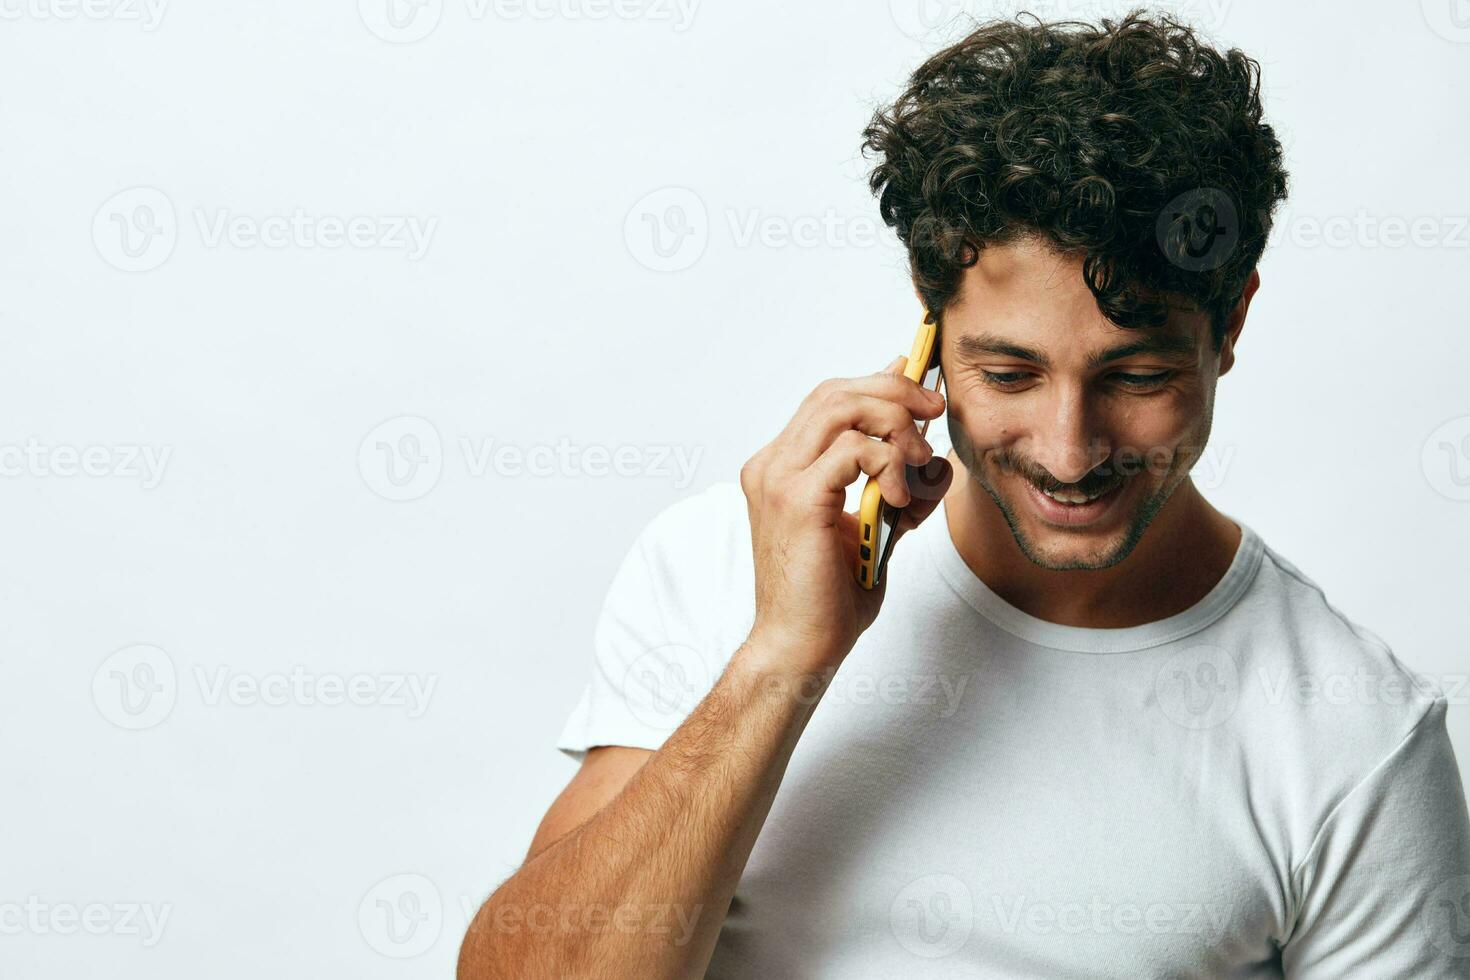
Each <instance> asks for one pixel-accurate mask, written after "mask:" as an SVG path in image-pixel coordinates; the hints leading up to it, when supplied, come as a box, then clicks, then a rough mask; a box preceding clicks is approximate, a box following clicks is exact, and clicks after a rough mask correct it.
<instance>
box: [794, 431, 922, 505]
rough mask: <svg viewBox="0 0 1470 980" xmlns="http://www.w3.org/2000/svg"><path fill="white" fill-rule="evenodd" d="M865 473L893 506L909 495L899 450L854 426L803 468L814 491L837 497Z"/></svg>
mask: <svg viewBox="0 0 1470 980" xmlns="http://www.w3.org/2000/svg"><path fill="white" fill-rule="evenodd" d="M864 473H866V474H867V475H868V476H870V477H872V478H873V479H875V480H877V481H878V487H879V489H880V490H881V491H882V493H883V499H884V500H885V501H887V502H888V503H889V504H891V505H892V506H895V507H902V506H904V505H905V504H907V503H908V502H909V501H910V499H912V494H911V493H910V492H909V488H908V483H907V481H906V480H905V479H904V461H903V453H902V451H901V450H900V449H899V448H898V447H897V446H895V445H893V444H892V443H889V442H881V441H879V440H877V439H870V438H868V437H867V436H865V435H863V434H862V433H860V432H858V431H857V430H856V429H849V430H847V431H846V432H844V433H842V435H840V436H838V437H837V439H836V440H834V441H833V443H832V445H831V446H829V447H828V448H827V451H826V452H824V453H822V455H821V456H819V457H817V459H816V461H815V462H813V463H812V465H811V466H810V467H808V469H807V471H806V474H807V479H810V480H811V481H812V486H813V487H814V490H815V492H816V493H818V494H823V495H826V496H829V497H836V498H837V499H839V500H843V499H844V498H845V496H846V491H847V488H848V487H849V486H851V485H852V483H853V481H855V480H856V479H857V478H858V477H859V476H861V475H863V474H864ZM844 502H845V501H844Z"/></svg>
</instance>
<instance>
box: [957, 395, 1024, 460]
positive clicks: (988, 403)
mask: <svg viewBox="0 0 1470 980" xmlns="http://www.w3.org/2000/svg"><path fill="white" fill-rule="evenodd" d="M945 411H946V413H947V414H948V416H949V419H950V424H951V425H953V426H954V427H955V428H958V429H960V430H961V431H963V432H964V436H965V439H966V440H967V441H968V442H969V443H970V445H971V446H972V447H974V449H975V450H976V451H977V452H984V451H985V450H988V449H1000V448H1002V447H1004V446H1008V445H1010V444H1011V443H1013V442H1015V441H1016V440H1017V439H1018V438H1020V436H1021V434H1022V433H1024V432H1025V431H1026V418H1025V414H1024V413H1023V412H1021V411H1020V410H1019V405H1018V404H1017V400H1015V399H1013V400H1011V402H1010V403H1007V402H1006V401H1005V400H1004V399H997V398H984V397H971V398H966V399H963V400H958V401H950V402H949V403H948V404H947V405H946V407H945Z"/></svg>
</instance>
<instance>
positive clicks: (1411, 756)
mask: <svg viewBox="0 0 1470 980" xmlns="http://www.w3.org/2000/svg"><path fill="white" fill-rule="evenodd" d="M1445 710H1446V702H1445V701H1444V700H1443V699H1439V700H1435V701H1433V702H1432V703H1431V704H1430V705H1429V706H1428V709H1427V710H1426V711H1425V713H1424V714H1423V716H1422V717H1421V718H1420V719H1419V721H1418V723H1417V724H1416V725H1415V726H1414V727H1413V729H1412V730H1411V731H1410V732H1409V733H1408V734H1407V735H1406V736H1405V737H1404V739H1403V741H1402V742H1400V743H1399V745H1398V746H1397V747H1396V748H1395V749H1394V751H1393V752H1392V753H1391V754H1390V755H1389V756H1388V757H1387V758H1386V759H1384V760H1383V761H1382V762H1381V763H1380V764H1379V765H1378V766H1377V767H1376V768H1375V769H1374V770H1373V771H1372V772H1370V773H1369V774H1368V775H1367V776H1366V777H1365V778H1364V779H1363V780H1362V781H1361V782H1360V783H1359V784H1358V785H1357V786H1356V787H1354V788H1353V790H1352V791H1351V792H1349V793H1348V794H1347V796H1346V797H1345V798H1344V799H1343V800H1342V801H1341V802H1340V803H1339V804H1338V805H1337V806H1336V807H1335V808H1334V809H1333V811H1332V812H1331V813H1330V814H1329V815H1328V817H1327V819H1326V821H1325V822H1324V824H1323V826H1322V828H1321V830H1320V832H1319V833H1318V834H1317V836H1316V838H1315V839H1314V841H1313V844H1312V847H1311V849H1310V850H1309V852H1308V854H1307V856H1306V858H1305V859H1304V860H1303V861H1302V863H1301V865H1300V867H1299V868H1298V869H1297V871H1296V872H1295V874H1293V875H1292V890H1293V892H1294V893H1295V895H1296V899H1297V915H1296V925H1295V928H1294V930H1293V932H1292V935H1291V936H1290V938H1289V939H1288V940H1287V942H1286V944H1285V945H1284V946H1283V947H1282V964H1283V966H1284V968H1285V974H1286V976H1287V977H1288V978H1290V980H1340V978H1342V977H1372V978H1373V980H1398V978H1402V980H1451V978H1453V980H1470V817H1467V815H1466V805H1465V793H1464V788H1463V787H1462V785H1461V782H1460V774H1459V768H1458V766H1457V765H1456V762H1455V753H1454V749H1453V748H1452V747H1451V745H1450V740H1449V734H1448V733H1447V732H1446V730H1445Z"/></svg>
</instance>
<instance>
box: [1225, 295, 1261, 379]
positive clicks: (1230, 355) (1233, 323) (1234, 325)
mask: <svg viewBox="0 0 1470 980" xmlns="http://www.w3.org/2000/svg"><path fill="white" fill-rule="evenodd" d="M1260 288H1261V270H1260V269H1252V270H1251V274H1250V278H1248V279H1247V280H1246V281H1245V288H1244V289H1243V290H1241V293H1240V300H1239V301H1238V302H1237V303H1236V304H1235V309H1233V310H1231V311H1230V317H1229V319H1227V320H1226V321H1225V340H1224V342H1223V343H1222V344H1221V345H1220V371H1219V373H1220V374H1222V375H1223V374H1224V373H1225V372H1226V371H1229V370H1230V368H1231V366H1232V365H1233V364H1234V363H1235V345H1236V344H1238V343H1240V332H1241V331H1242V330H1244V329H1245V315H1246V313H1247V312H1249V311H1250V307H1251V298H1252V297H1254V296H1255V295H1256V290H1258V289H1260Z"/></svg>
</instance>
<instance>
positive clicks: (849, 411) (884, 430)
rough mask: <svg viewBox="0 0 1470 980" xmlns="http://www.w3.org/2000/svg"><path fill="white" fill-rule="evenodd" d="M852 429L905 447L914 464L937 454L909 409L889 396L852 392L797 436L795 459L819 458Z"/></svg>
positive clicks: (793, 450)
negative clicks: (887, 397)
mask: <svg viewBox="0 0 1470 980" xmlns="http://www.w3.org/2000/svg"><path fill="white" fill-rule="evenodd" d="M848 429H856V430H857V431H859V432H861V433H863V434H864V435H868V436H873V437H874V438H877V439H886V440H887V441H888V442H891V443H893V444H894V445H895V446H898V447H899V448H900V449H901V450H903V455H904V461H905V462H907V463H910V464H912V465H914V466H918V465H919V464H921V463H927V462H928V461H929V459H930V458H931V457H932V456H933V455H934V449H933V447H931V446H930V445H929V443H928V442H926V441H925V440H924V437H923V435H921V434H920V432H919V426H918V423H917V422H915V421H914V417H913V415H911V414H909V410H908V409H906V408H904V407H903V406H902V405H898V404H895V403H893V402H891V401H889V400H887V399H886V398H878V397H876V396H874V395H864V394H857V393H852V394H848V395H845V396H843V397H842V398H839V399H837V400H836V401H834V402H833V405H832V409H831V411H830V412H829V413H828V414H826V415H820V416H816V417H814V418H813V419H812V421H811V423H810V424H809V425H808V426H807V428H806V429H804V430H803V431H802V432H801V433H799V434H797V435H796V436H795V437H794V441H793V444H792V449H791V453H792V454H793V458H795V459H806V460H814V459H816V458H817V457H818V456H820V455H821V454H822V452H823V451H824V450H826V448H827V447H828V446H830V445H831V444H832V441H833V440H834V439H836V438H837V437H838V436H839V435H841V434H842V433H843V432H844V431H846V430H848Z"/></svg>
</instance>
